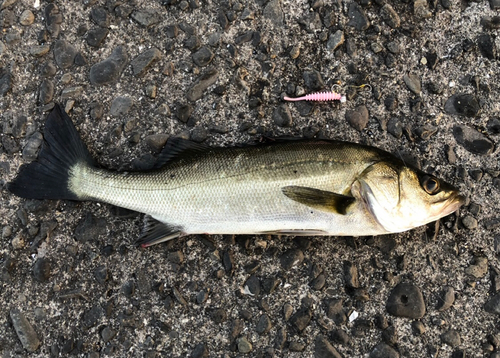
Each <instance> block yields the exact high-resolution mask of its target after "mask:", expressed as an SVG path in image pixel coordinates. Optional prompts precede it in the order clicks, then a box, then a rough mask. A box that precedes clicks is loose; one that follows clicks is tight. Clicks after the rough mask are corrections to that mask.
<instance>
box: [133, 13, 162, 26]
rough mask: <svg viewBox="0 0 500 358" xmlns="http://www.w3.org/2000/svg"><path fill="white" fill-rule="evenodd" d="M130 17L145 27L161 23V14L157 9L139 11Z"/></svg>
mask: <svg viewBox="0 0 500 358" xmlns="http://www.w3.org/2000/svg"><path fill="white" fill-rule="evenodd" d="M130 17H131V18H132V19H133V20H134V21H135V22H137V23H138V24H139V25H142V26H144V27H149V26H152V25H156V24H157V23H159V22H160V21H161V18H160V15H159V12H158V11H157V10H155V9H143V10H137V11H134V12H133V13H132V15H131V16H130Z"/></svg>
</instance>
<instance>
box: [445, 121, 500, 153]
mask: <svg viewBox="0 0 500 358" xmlns="http://www.w3.org/2000/svg"><path fill="white" fill-rule="evenodd" d="M453 136H454V137H455V140H456V141H457V143H458V144H460V145H461V146H463V147H464V148H465V149H467V150H468V151H469V152H471V153H474V154H478V155H489V154H491V153H492V152H493V150H494V148H495V145H494V143H493V142H492V141H491V139H489V138H488V137H486V136H485V135H484V134H482V133H480V132H479V131H477V130H475V129H473V128H471V127H469V126H466V125H457V126H455V127H453Z"/></svg>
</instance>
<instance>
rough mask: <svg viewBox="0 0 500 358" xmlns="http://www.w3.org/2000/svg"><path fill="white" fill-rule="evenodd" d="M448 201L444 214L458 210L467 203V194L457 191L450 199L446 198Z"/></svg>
mask: <svg viewBox="0 0 500 358" xmlns="http://www.w3.org/2000/svg"><path fill="white" fill-rule="evenodd" d="M446 202H447V203H446V204H445V206H444V207H443V211H442V214H443V215H442V216H447V215H450V214H452V213H454V212H455V211H457V210H458V209H459V208H460V207H461V206H462V205H463V204H465V196H463V195H460V194H459V193H458V192H455V193H453V194H452V195H450V197H449V198H448V199H446Z"/></svg>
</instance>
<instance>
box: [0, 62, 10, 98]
mask: <svg viewBox="0 0 500 358" xmlns="http://www.w3.org/2000/svg"><path fill="white" fill-rule="evenodd" d="M12 82H13V81H12V74H11V73H10V71H9V70H7V69H6V68H0V96H2V97H3V96H5V95H6V94H7V93H8V92H10V90H11V89H12Z"/></svg>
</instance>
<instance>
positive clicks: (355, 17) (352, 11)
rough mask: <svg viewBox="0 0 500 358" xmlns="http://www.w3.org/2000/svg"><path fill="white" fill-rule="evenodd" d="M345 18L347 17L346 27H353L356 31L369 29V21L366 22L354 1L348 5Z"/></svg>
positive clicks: (364, 16) (361, 10) (363, 12)
mask: <svg viewBox="0 0 500 358" xmlns="http://www.w3.org/2000/svg"><path fill="white" fill-rule="evenodd" d="M347 16H348V17H349V22H348V23H347V25H349V26H352V27H354V28H355V29H356V30H358V31H364V30H366V29H368V28H369V27H370V20H368V17H367V16H366V14H365V11H364V10H363V8H362V7H361V6H360V5H358V3H356V2H355V1H352V2H350V3H349V10H348V13H347Z"/></svg>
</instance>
